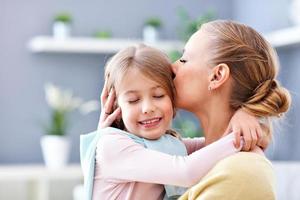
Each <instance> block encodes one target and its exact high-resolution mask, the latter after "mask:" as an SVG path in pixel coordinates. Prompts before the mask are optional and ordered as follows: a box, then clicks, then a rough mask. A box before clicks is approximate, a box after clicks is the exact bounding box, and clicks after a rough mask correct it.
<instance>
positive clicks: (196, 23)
mask: <svg viewBox="0 0 300 200" xmlns="http://www.w3.org/2000/svg"><path fill="white" fill-rule="evenodd" d="M178 16H179V18H180V26H179V28H178V29H179V30H178V33H179V37H180V39H181V40H183V41H185V42H186V41H187V40H188V39H189V38H190V37H191V36H192V35H193V33H195V32H196V31H197V30H198V29H199V27H200V26H201V25H202V24H204V23H206V22H209V21H211V20H213V19H214V18H215V12H214V11H213V10H208V11H206V12H205V13H204V14H203V15H201V16H199V17H197V18H196V19H192V17H191V16H190V15H189V14H188V13H187V11H186V10H185V9H184V8H182V7H180V8H179V9H178Z"/></svg>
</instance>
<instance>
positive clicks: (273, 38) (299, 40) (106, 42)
mask: <svg viewBox="0 0 300 200" xmlns="http://www.w3.org/2000/svg"><path fill="white" fill-rule="evenodd" d="M265 38H266V39H267V40H268V41H269V42H270V43H271V44H272V46H273V47H275V48H280V47H287V46H291V45H296V44H300V26H299V27H297V26H295V27H290V28H286V29H280V30H277V31H273V32H271V33H267V34H265ZM139 43H143V41H142V40H138V39H117V38H114V39H97V38H88V37H70V38H66V39H55V38H53V37H50V36H37V37H34V38H32V39H31V40H30V41H29V43H28V47H29V49H30V50H31V51H32V52H34V53H41V52H45V53H51V52H52V53H55V52H57V53H102V54H105V53H116V52H117V51H119V50H121V49H123V48H125V47H128V46H131V45H135V44H139ZM148 45H150V46H154V47H156V48H158V49H161V50H162V51H164V52H166V53H167V52H169V51H172V50H179V51H181V50H182V49H183V47H184V43H183V42H181V41H177V40H161V41H158V42H156V43H152V44H148Z"/></svg>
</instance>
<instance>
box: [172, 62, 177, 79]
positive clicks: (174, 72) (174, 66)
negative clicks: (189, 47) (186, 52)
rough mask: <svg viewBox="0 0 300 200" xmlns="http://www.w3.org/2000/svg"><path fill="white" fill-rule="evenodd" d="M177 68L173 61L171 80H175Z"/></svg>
mask: <svg viewBox="0 0 300 200" xmlns="http://www.w3.org/2000/svg"><path fill="white" fill-rule="evenodd" d="M177 67H178V61H175V62H174V63H173V64H172V65H171V68H172V71H173V78H175V76H176V72H177Z"/></svg>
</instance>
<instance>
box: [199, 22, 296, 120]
mask: <svg viewBox="0 0 300 200" xmlns="http://www.w3.org/2000/svg"><path fill="white" fill-rule="evenodd" d="M201 29H203V30H204V31H206V32H207V33H208V34H209V37H211V43H210V44H211V46H210V49H209V51H210V53H211V59H210V63H209V64H210V66H216V65H217V64H220V63H225V64H227V65H228V66H229V68H230V75H231V77H232V80H233V84H232V91H231V99H230V106H231V107H232V108H233V109H234V110H237V109H239V108H243V109H244V110H245V111H247V112H249V113H251V114H253V115H255V116H257V117H271V116H281V115H282V114H283V113H285V112H287V110H288V109H289V107H290V103H291V99H290V94H289V92H288V91H287V90H286V89H285V88H284V87H282V86H280V83H279V82H278V80H277V79H276V78H277V74H278V68H279V62H278V58H277V54H276V52H275V50H274V49H273V48H272V47H271V45H270V44H269V43H268V42H267V41H266V40H265V39H264V38H263V37H262V36H261V35H260V34H259V33H258V32H257V31H255V30H254V29H253V28H251V27H249V26H246V25H244V24H240V23H237V22H233V21H228V20H216V21H212V22H209V23H206V24H204V25H203V26H202V27H201Z"/></svg>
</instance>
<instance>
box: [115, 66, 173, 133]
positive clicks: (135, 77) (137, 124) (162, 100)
mask: <svg viewBox="0 0 300 200" xmlns="http://www.w3.org/2000/svg"><path fill="white" fill-rule="evenodd" d="M116 92H117V95H118V105H119V106H120V107H121V110H122V119H123V122H124V125H125V127H126V130H127V131H128V132H130V133H133V134H135V135H137V136H140V137H143V138H146V139H158V138H160V137H161V136H162V135H163V134H165V132H166V130H167V129H169V128H170V125H171V121H172V118H173V107H172V102H171V99H170V97H169V96H168V95H167V92H166V91H165V90H164V89H163V88H162V87H161V86H160V84H158V83H157V82H154V81H152V80H151V79H149V78H148V77H146V76H145V75H143V74H142V73H141V72H139V70H138V69H132V70H130V71H129V72H127V74H126V76H125V77H124V79H123V80H122V81H121V82H120V84H119V86H118V87H116Z"/></svg>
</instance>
